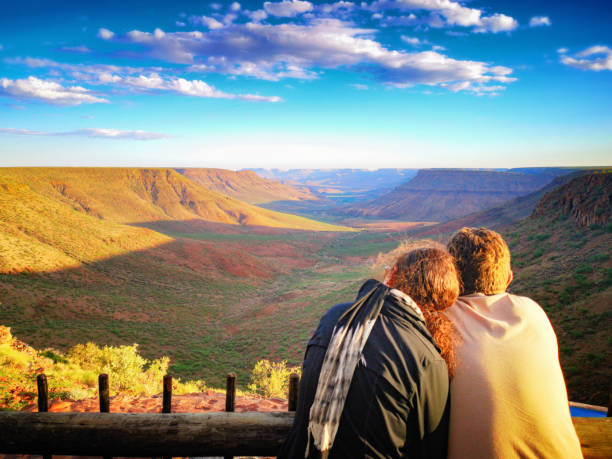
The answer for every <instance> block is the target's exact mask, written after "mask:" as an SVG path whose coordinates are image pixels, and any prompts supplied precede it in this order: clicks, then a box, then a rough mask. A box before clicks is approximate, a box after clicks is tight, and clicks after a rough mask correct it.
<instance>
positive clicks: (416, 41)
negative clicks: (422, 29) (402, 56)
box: [400, 35, 421, 46]
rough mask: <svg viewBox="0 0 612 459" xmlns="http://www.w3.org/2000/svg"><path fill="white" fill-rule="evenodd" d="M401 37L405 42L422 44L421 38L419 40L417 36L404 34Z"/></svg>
mask: <svg viewBox="0 0 612 459" xmlns="http://www.w3.org/2000/svg"><path fill="white" fill-rule="evenodd" d="M400 38H401V39H402V41H403V42H404V43H408V44H409V45H412V46H419V45H421V40H419V39H418V38H417V37H409V36H407V35H402V36H401V37H400Z"/></svg>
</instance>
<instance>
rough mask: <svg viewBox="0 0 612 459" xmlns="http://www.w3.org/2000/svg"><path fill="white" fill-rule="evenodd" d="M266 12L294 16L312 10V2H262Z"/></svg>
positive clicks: (295, 0) (289, 0)
mask: <svg viewBox="0 0 612 459" xmlns="http://www.w3.org/2000/svg"><path fill="white" fill-rule="evenodd" d="M264 9H265V10H266V13H268V14H271V15H272V16H277V17H284V18H286V17H294V16H297V15H299V14H302V13H306V12H308V11H312V9H313V6H312V3H310V2H307V1H301V0H283V1H282V2H264Z"/></svg>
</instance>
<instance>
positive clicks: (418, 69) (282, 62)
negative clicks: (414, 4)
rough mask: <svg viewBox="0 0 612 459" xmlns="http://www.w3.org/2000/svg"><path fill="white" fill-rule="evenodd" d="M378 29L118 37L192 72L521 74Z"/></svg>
mask: <svg viewBox="0 0 612 459" xmlns="http://www.w3.org/2000/svg"><path fill="white" fill-rule="evenodd" d="M374 32H375V30H372V29H362V28H358V27H355V26H353V25H352V24H350V23H345V22H343V21H339V20H337V19H313V20H311V21H309V22H308V23H307V24H277V25H272V24H257V23H247V24H232V25H231V26H227V27H224V28H221V29H216V30H210V31H208V32H205V33H204V32H174V33H166V34H164V35H161V34H155V33H153V34H152V33H148V32H141V31H132V32H128V33H127V34H125V35H124V36H120V37H118V40H120V41H121V40H123V41H126V42H129V43H138V44H141V45H143V46H145V47H147V48H148V49H149V53H150V55H151V56H154V57H157V58H160V59H164V60H166V61H170V62H175V63H192V66H191V69H192V70H193V71H200V72H211V71H215V72H219V73H224V74H233V75H243V76H252V77H255V78H260V79H268V80H278V79H280V78H315V77H317V75H318V74H317V73H316V72H315V71H314V70H313V69H315V68H329V69H334V68H340V67H354V68H355V67H359V68H360V69H361V68H363V69H364V70H366V71H369V72H372V73H373V74H374V75H375V76H376V77H377V78H378V79H379V80H380V81H382V82H384V83H389V84H393V85H397V86H402V85H403V86H407V85H413V84H419V83H422V84H431V85H437V84H441V83H452V82H454V83H457V82H465V81H468V82H472V83H474V82H478V83H479V84H486V83H489V82H492V81H496V82H504V83H508V82H511V81H514V78H512V77H509V76H507V75H508V73H511V72H512V70H511V69H507V68H505V67H504V68H503V69H504V72H505V73H503V72H502V73H500V72H499V71H498V70H499V69H500V68H501V67H499V68H497V67H491V66H490V65H489V64H487V63H484V62H478V61H469V60H456V59H452V58H450V57H448V56H445V55H443V54H441V53H439V52H436V51H424V52H418V53H415V52H413V53H409V52H403V51H396V50H391V49H388V48H386V47H384V46H383V45H382V44H380V43H379V42H377V41H376V40H374V39H372V35H373V33H374ZM494 69H497V70H494ZM470 87H472V86H470Z"/></svg>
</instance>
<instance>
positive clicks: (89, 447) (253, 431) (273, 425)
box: [0, 374, 612, 458]
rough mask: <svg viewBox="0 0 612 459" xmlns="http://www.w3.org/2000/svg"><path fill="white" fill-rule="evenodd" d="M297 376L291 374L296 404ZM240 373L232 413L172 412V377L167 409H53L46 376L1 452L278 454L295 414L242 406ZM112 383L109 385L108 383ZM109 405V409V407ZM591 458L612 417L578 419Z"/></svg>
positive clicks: (5, 426) (5, 425) (609, 449)
mask: <svg viewBox="0 0 612 459" xmlns="http://www.w3.org/2000/svg"><path fill="white" fill-rule="evenodd" d="M298 379H299V378H298V377H297V375H292V377H291V380H290V392H289V410H295V407H296V401H297V386H298ZM99 381H100V389H101V390H100V391H99V394H100V408H101V411H103V410H106V411H110V404H109V402H108V390H104V389H105V387H106V388H108V378H107V377H104V376H101V377H100V380H99ZM235 382H236V379H235V375H233V374H230V375H228V378H227V390H228V392H227V397H226V412H207V413H170V406H171V404H170V403H171V395H172V394H171V392H172V380H171V378H170V377H168V376H167V377H165V378H164V395H163V400H162V413H157V414H156V413H110V412H101V413H48V412H44V411H46V409H47V408H48V399H47V397H46V395H47V394H46V379H45V378H44V376H42V375H41V376H39V379H38V388H39V398H38V406H39V411H41V412H39V413H30V412H21V411H13V412H10V411H5V412H0V453H2V454H42V455H45V456H47V457H49V455H51V454H61V455H75V456H105V457H112V456H124V457H125V456H128V457H129V456H137V457H143V456H150V457H162V456H164V457H172V456H225V457H232V456H275V455H276V454H277V452H278V450H279V448H280V446H281V444H282V442H283V441H284V439H285V438H286V436H287V434H288V432H289V429H290V428H291V424H292V422H293V416H294V413H293V412H292V411H288V412H274V413H261V412H245V413H236V412H234V410H235V394H236V392H235V389H236V385H235ZM105 385H106V386H105ZM107 408H108V409H107ZM573 421H574V426H575V427H576V431H577V433H578V437H579V438H580V443H581V446H582V451H583V454H584V456H585V457H586V458H604V457H606V458H610V457H612V418H611V417H607V418H573Z"/></svg>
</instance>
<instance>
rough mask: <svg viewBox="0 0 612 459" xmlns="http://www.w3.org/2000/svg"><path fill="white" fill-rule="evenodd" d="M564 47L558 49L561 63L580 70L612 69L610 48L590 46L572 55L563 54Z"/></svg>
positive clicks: (598, 70) (611, 51) (611, 50)
mask: <svg viewBox="0 0 612 459" xmlns="http://www.w3.org/2000/svg"><path fill="white" fill-rule="evenodd" d="M565 52H567V50H566V49H564V48H562V49H560V50H559V53H561V54H562V55H561V63H563V64H565V65H569V66H570V67H575V68H577V69H581V70H593V71H595V72H600V71H601V70H612V49H610V48H609V47H607V46H601V45H596V46H591V47H590V48H587V49H585V50H584V51H580V52H579V53H576V54H574V56H567V55H565Z"/></svg>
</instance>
